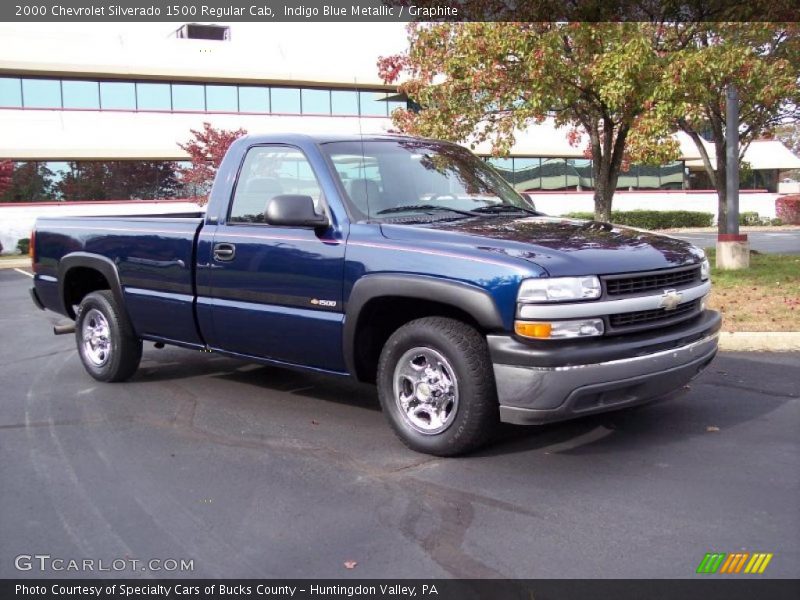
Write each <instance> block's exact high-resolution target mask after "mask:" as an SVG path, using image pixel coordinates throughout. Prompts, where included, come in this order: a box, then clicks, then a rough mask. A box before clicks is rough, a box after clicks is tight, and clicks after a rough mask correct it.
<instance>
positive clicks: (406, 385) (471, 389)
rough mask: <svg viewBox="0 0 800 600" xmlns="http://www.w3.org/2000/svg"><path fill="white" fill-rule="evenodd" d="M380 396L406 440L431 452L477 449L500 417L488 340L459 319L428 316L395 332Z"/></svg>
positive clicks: (382, 365)
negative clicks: (487, 344)
mask: <svg viewBox="0 0 800 600" xmlns="http://www.w3.org/2000/svg"><path fill="white" fill-rule="evenodd" d="M378 397H379V398H380V401H381V406H382V407H383V412H384V413H385V414H386V417H387V419H388V420H389V423H390V425H391V426H392V428H393V429H394V431H395V432H396V433H397V435H398V436H399V437H400V439H401V440H402V441H403V442H404V443H405V444H406V445H407V446H409V447H410V448H412V449H413V450H417V451H418V452H425V453H427V454H435V455H437V456H453V455H456V454H462V453H464V452H468V451H470V450H474V449H476V448H478V447H479V446H481V445H482V444H484V443H485V442H486V441H487V440H488V439H489V438H490V437H491V434H492V433H493V431H494V429H495V427H496V425H497V423H498V422H499V416H498V407H497V392H496V389H495V384H494V374H493V371H492V364H491V360H490V359H489V351H488V348H487V346H486V339H485V338H484V337H483V336H482V335H481V334H480V333H479V332H478V331H476V330H475V329H474V328H473V327H471V326H469V325H467V324H466V323H462V322H460V321H456V320H455V319H448V318H445V317H425V318H422V319H417V320H415V321H411V322H410V323H407V324H406V325H403V326H402V327H400V328H399V329H398V330H397V331H395V332H394V333H393V334H392V335H391V337H390V338H389V340H388V341H387V342H386V344H385V346H384V348H383V351H382V352H381V357H380V361H379V363H378Z"/></svg>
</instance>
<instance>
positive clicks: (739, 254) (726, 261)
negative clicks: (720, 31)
mask: <svg viewBox="0 0 800 600" xmlns="http://www.w3.org/2000/svg"><path fill="white" fill-rule="evenodd" d="M725 100H726V102H725V150H726V154H725V171H726V174H725V188H726V198H725V200H726V204H727V211H726V212H727V217H726V225H727V227H726V229H727V233H719V234H717V268H718V269H728V270H731V269H746V268H748V267H749V266H750V242H749V241H748V240H747V235H746V234H744V235H743V234H740V233H739V91H738V90H737V89H736V86H734V85H732V84H729V85H728V88H727V89H726V93H725Z"/></svg>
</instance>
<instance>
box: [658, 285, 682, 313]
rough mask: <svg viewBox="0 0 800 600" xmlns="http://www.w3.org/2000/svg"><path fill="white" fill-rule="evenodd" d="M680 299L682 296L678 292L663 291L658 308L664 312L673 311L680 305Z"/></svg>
mask: <svg viewBox="0 0 800 600" xmlns="http://www.w3.org/2000/svg"><path fill="white" fill-rule="evenodd" d="M681 298H683V294H681V293H680V292H679V291H678V290H664V293H663V294H661V303H660V304H659V306H660V307H661V308H663V309H664V310H675V309H676V308H678V305H679V304H680V303H681Z"/></svg>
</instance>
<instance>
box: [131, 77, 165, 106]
mask: <svg viewBox="0 0 800 600" xmlns="http://www.w3.org/2000/svg"><path fill="white" fill-rule="evenodd" d="M136 107H137V108H138V109H139V110H172V100H171V97H170V91H169V84H168V83H137V84H136Z"/></svg>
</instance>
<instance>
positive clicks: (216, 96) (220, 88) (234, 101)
mask: <svg viewBox="0 0 800 600" xmlns="http://www.w3.org/2000/svg"><path fill="white" fill-rule="evenodd" d="M236 91H237V90H236V86H234V85H207V86H206V110H208V111H214V112H229V113H231V112H239V101H238V98H237V94H236Z"/></svg>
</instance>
